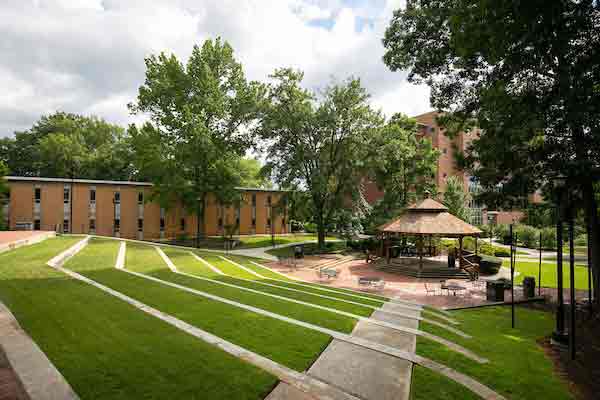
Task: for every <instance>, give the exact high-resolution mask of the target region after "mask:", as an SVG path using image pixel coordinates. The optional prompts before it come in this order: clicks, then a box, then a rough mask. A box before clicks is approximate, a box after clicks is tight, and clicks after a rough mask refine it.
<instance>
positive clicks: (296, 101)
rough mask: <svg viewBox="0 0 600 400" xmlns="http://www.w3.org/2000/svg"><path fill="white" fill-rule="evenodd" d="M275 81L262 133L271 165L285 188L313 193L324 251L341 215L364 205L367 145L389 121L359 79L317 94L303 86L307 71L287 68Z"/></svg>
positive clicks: (310, 196)
mask: <svg viewBox="0 0 600 400" xmlns="http://www.w3.org/2000/svg"><path fill="white" fill-rule="evenodd" d="M272 78H273V80H274V82H273V83H272V84H270V85H269V88H268V101H267V102H266V105H265V108H264V110H263V115H262V119H261V124H260V126H259V127H258V129H257V132H258V134H259V136H260V137H261V138H262V139H263V141H264V143H265V144H266V147H267V164H266V167H267V168H268V169H269V170H270V171H271V172H272V175H273V177H274V179H275V181H276V182H277V183H279V184H280V185H281V186H282V187H296V188H299V189H301V190H305V191H306V192H307V194H308V201H309V207H310V209H311V214H312V216H313V218H314V222H315V223H316V225H317V232H318V243H319V246H320V247H323V246H324V245H325V233H326V228H327V226H329V225H330V224H331V223H332V221H333V219H334V218H335V216H336V213H338V212H339V211H340V210H341V209H345V208H349V209H355V210H358V209H361V207H362V206H363V205H364V197H363V195H362V192H361V186H360V181H361V179H362V178H363V176H364V174H365V173H366V167H367V165H366V162H365V155H366V152H365V147H366V146H365V144H366V143H367V142H368V136H369V134H370V133H371V132H372V131H373V129H375V128H377V127H379V126H381V124H382V122H383V119H382V117H381V115H380V114H379V113H377V112H375V111H373V110H372V109H371V108H370V107H369V105H368V97H369V96H368V94H367V92H366V91H365V89H364V88H363V87H362V86H361V85H360V82H359V81H358V80H356V79H349V80H347V81H346V82H344V83H342V84H336V85H332V86H330V87H327V88H326V89H324V90H323V92H322V93H321V94H320V96H317V95H316V94H315V93H312V92H310V91H308V90H306V89H303V88H302V87H301V82H302V78H303V74H302V73H301V72H297V71H293V70H290V69H281V70H278V71H276V72H275V73H274V74H273V76H272Z"/></svg>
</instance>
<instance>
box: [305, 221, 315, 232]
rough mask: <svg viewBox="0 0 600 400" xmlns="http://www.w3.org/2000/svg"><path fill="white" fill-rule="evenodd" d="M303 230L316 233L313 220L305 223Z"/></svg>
mask: <svg viewBox="0 0 600 400" xmlns="http://www.w3.org/2000/svg"><path fill="white" fill-rule="evenodd" d="M304 231H305V232H308V233H317V224H315V223H314V222H307V223H305V224H304Z"/></svg>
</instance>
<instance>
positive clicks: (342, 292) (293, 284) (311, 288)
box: [197, 251, 389, 307]
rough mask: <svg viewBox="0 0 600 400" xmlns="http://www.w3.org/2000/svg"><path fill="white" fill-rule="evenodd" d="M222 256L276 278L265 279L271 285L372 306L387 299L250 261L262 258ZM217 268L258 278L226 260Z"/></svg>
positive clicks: (242, 275) (209, 255)
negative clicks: (313, 281)
mask: <svg viewBox="0 0 600 400" xmlns="http://www.w3.org/2000/svg"><path fill="white" fill-rule="evenodd" d="M197 254H198V255H200V256H201V257H203V258H204V257H207V258H211V257H215V253H207V252H201V251H199V252H197ZM224 256H225V257H227V258H229V259H230V260H233V261H235V262H237V263H239V264H241V265H243V266H244V267H246V268H248V269H251V270H253V271H255V272H257V273H259V274H260V275H263V276H266V277H267V278H272V279H275V280H277V281H273V280H269V279H267V280H265V282H266V283H270V284H273V285H279V286H284V287H290V288H292V289H299V290H304V291H307V292H311V293H315V294H321V295H326V296H331V297H337V298H340V299H343V300H350V301H355V302H357V303H363V304H368V305H372V306H376V307H381V306H382V305H383V303H384V302H386V301H388V300H389V299H387V298H386V297H383V296H378V295H374V294H370V293H363V292H356V291H353V290H349V289H342V288H336V287H329V286H327V287H323V286H319V285H313V284H310V283H306V282H298V281H295V280H293V279H290V278H286V277H284V276H281V275H279V274H276V273H274V272H271V271H269V270H268V269H265V268H261V267H258V266H256V265H254V264H252V263H251V262H250V261H255V262H258V263H259V264H260V263H261V262H264V260H254V259H252V258H247V257H241V256H232V255H224ZM219 260H220V259H219ZM221 261H222V260H221ZM219 268H222V271H223V272H224V273H226V274H228V275H231V276H235V277H238V278H244V279H252V280H259V279H260V278H259V277H257V276H256V275H253V274H250V273H248V272H246V271H244V270H242V269H241V268H238V267H236V266H235V265H233V264H231V263H227V262H225V263H221V264H219ZM280 281H283V282H280ZM298 283H300V284H301V285H298ZM323 289H326V290H323ZM329 290H333V291H334V292H336V293H332V292H330V291H329ZM349 294H354V295H359V296H362V297H366V298H368V299H361V298H357V297H354V296H349ZM369 299H371V300H369Z"/></svg>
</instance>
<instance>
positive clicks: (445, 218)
mask: <svg viewBox="0 0 600 400" xmlns="http://www.w3.org/2000/svg"><path fill="white" fill-rule="evenodd" d="M377 230H378V235H377V236H378V238H379V239H380V240H381V247H380V251H381V253H382V254H381V256H382V257H385V259H386V263H387V264H390V258H391V249H392V246H391V239H392V238H396V237H407V236H411V237H416V238H417V245H416V249H415V255H416V256H417V257H418V258H419V269H422V268H423V256H424V255H425V250H426V245H425V243H424V239H425V238H429V246H428V251H427V254H428V255H431V253H432V250H431V238H434V237H447V238H457V239H458V243H459V248H458V254H457V258H458V262H459V268H461V269H463V270H464V271H466V272H468V273H469V275H470V276H471V278H472V279H475V278H476V276H477V275H478V273H479V264H478V262H474V261H476V258H477V257H476V256H477V254H476V253H477V237H478V236H479V235H480V234H481V233H482V231H481V230H480V229H479V228H477V227H475V226H473V225H471V224H469V223H467V222H465V221H463V220H461V219H460V218H458V217H456V216H454V215H452V214H450V213H449V212H448V208H447V207H446V206H444V205H443V204H441V203H439V202H437V201H435V200H433V199H431V198H426V199H424V200H421V201H420V202H418V203H416V204H413V205H411V206H409V207H408V208H407V209H406V210H405V211H404V212H403V213H402V214H401V215H400V216H399V217H397V218H395V219H393V220H392V221H389V222H387V223H386V224H383V225H382V226H380V227H379V228H378V229H377ZM469 236H470V237H475V239H476V242H475V243H476V245H475V249H476V250H475V258H474V257H472V254H468V253H466V252H465V251H464V249H463V238H465V237H469Z"/></svg>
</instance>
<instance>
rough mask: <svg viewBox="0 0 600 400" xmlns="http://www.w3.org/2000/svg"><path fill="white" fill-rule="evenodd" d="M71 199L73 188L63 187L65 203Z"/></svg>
mask: <svg viewBox="0 0 600 400" xmlns="http://www.w3.org/2000/svg"><path fill="white" fill-rule="evenodd" d="M70 199H71V189H69V188H67V187H66V188H64V189H63V201H64V203H65V204H67V203H68V202H69V200H70Z"/></svg>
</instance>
